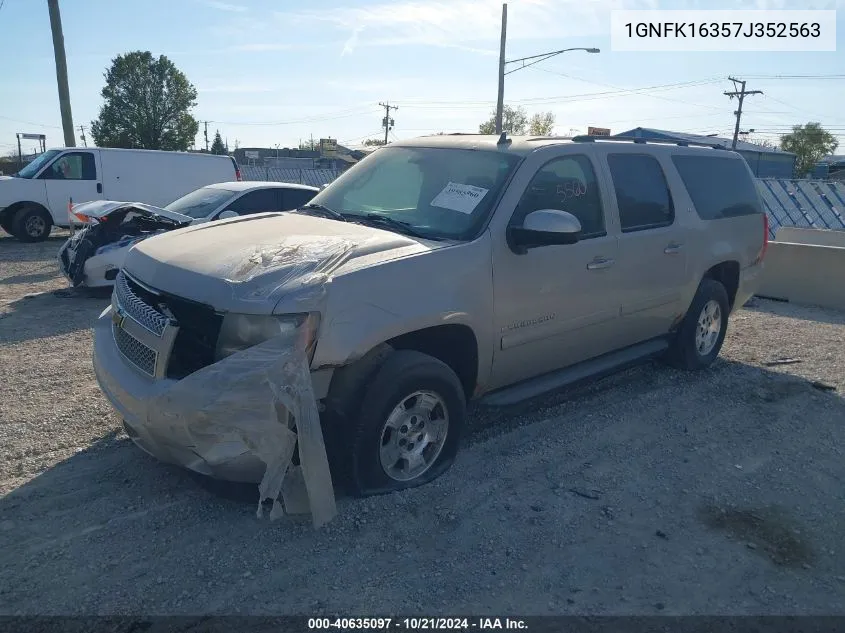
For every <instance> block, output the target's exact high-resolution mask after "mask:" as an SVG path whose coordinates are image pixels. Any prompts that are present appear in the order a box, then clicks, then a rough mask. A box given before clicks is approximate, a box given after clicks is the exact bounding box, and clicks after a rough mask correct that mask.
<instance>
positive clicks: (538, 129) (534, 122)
mask: <svg viewBox="0 0 845 633" xmlns="http://www.w3.org/2000/svg"><path fill="white" fill-rule="evenodd" d="M554 129H555V115H554V114H552V113H551V112H538V113H537V114H535V115H533V116H532V117H531V119H530V120H529V121H528V133H529V134H531V135H532V136H551V134H552V132H553V131H554Z"/></svg>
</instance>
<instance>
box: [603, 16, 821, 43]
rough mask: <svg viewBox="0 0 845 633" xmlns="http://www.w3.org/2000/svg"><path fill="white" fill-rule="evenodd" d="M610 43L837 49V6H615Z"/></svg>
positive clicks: (611, 19)
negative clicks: (634, 8) (686, 8)
mask: <svg viewBox="0 0 845 633" xmlns="http://www.w3.org/2000/svg"><path fill="white" fill-rule="evenodd" d="M610 48H611V50H614V51H642V52H696V51H709V52H737V53H741V52H777V51H792V52H799V51H813V52H833V51H836V11H835V10H818V11H816V10H796V11H791V10H781V9H771V10H769V9H766V10H762V9H758V10H754V9H749V10H736V11H734V10H728V9H726V10H722V9H712V10H711V9H706V10H699V11H694V10H689V11H674V10H666V11H664V10H660V9H655V10H637V11H628V10H619V11H611V12H610Z"/></svg>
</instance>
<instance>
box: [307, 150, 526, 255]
mask: <svg viewBox="0 0 845 633" xmlns="http://www.w3.org/2000/svg"><path fill="white" fill-rule="evenodd" d="M519 161H520V158H519V156H516V155H514V154H507V153H504V152H498V151H492V150H490V151H488V150H470V149H454V148H435V147H385V148H383V149H379V150H376V151H375V152H373V153H372V154H371V155H370V156H368V157H366V158H365V159H363V160H362V161H361V162H360V163H358V164H357V165H355V166H354V167H352V168H351V169H350V170H348V171H347V172H346V173H345V174H343V175H342V176H341V177H340V178H338V179H337V180H335V181H334V182H333V183H332V184H330V185H329V186H328V187H327V188H326V189H324V190H323V191H321V192H320V193H319V194H317V196H316V197H315V198H314V199H313V200H312V201H311V204H312V205H321V206H324V207H327V208H328V209H330V210H332V211H336V212H337V213H342V214H343V216H344V217H345V218H347V219H349V220H351V221H355V218H356V216H357V217H360V218H362V220H368V219H370V220H371V219H372V217H373V216H382V217H384V218H387V219H388V220H389V221H394V220H395V221H398V222H400V223H402V224H404V225H405V226H408V227H410V228H411V229H413V230H414V231H416V232H418V233H420V234H423V235H426V236H431V237H433V238H445V239H458V240H460V239H469V238H470V237H472V235H473V234H474V232H475V231H476V230H477V228H478V227H479V226H480V224H481V223H482V222H483V221H484V219H485V218H486V217H487V215H488V214H489V212H490V210H491V209H492V207H493V204H494V203H495V201H496V197H497V196H498V194H499V191H500V190H501V189H502V187H503V185H504V184H505V182H506V181H507V179H508V177H509V176H510V174H511V173H512V172H513V170H514V168H515V167H516V165H517V164H518V163H519ZM376 219H378V218H376ZM385 226H387V224H385Z"/></svg>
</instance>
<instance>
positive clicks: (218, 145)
mask: <svg viewBox="0 0 845 633" xmlns="http://www.w3.org/2000/svg"><path fill="white" fill-rule="evenodd" d="M211 153H212V154H219V155H225V154H226V153H227V152H226V146H225V145H223V138H222V137H221V136H220V130H217V132H216V133H215V134H214V142H213V143H212V144H211Z"/></svg>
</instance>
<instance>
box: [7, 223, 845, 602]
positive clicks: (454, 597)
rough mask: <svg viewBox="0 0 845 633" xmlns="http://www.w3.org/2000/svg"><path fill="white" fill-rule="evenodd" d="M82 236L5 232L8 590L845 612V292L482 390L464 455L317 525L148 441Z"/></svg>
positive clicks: (153, 598) (65, 595)
mask: <svg viewBox="0 0 845 633" xmlns="http://www.w3.org/2000/svg"><path fill="white" fill-rule="evenodd" d="M63 239H64V238H63V237H56V238H53V239H50V240H49V241H48V242H46V243H42V244H35V245H25V244H19V243H17V242H15V241H14V240H12V239H11V238H9V237H7V236H5V235H4V236H3V237H0V402H2V405H0V443H2V447H3V449H2V454H0V493H2V494H3V496H2V497H0V552H2V559H3V563H2V565H1V566H0V614H16V613H21V614H175V613H178V614H193V615H198V614H222V613H251V614H291V613H300V614H306V613H307V614H314V613H318V612H323V611H333V612H338V613H340V614H343V615H352V614H358V615H373V614H377V613H380V614H388V613H406V614H412V613H427V614H429V615H435V614H442V615H448V614H456V613H468V612H474V613H478V614H493V615H500V616H501V615H507V614H522V615H529V614H553V613H554V614H558V613H560V614H566V613H577V614H588V613H589V614H656V613H663V614H705V613H706V614H787V613H788V614H808V613H818V614H821V613H828V614H829V613H837V614H843V613H845V545H843V540H842V526H843V525H845V504H843V501H845V493H843V490H845V486H843V483H845V481H843V479H845V460H843V446H845V442H843V440H845V424H843V423H845V402H844V401H843V398H842V394H843V393H845V357H844V356H845V355H843V351H845V314H841V313H835V312H829V311H823V310H818V309H811V308H800V307H796V306H791V305H788V304H782V303H775V302H768V301H762V300H755V301H754V302H753V303H754V304H755V305H754V306H753V307H747V308H745V309H742V310H740V311H739V312H738V313H736V314H735V315H734V317H733V320H732V323H731V327H730V330H729V334H728V339H727V342H726V345H725V348H724V350H723V353H722V358H721V360H720V361H719V362H717V363H716V364H715V365H714V366H713V367H712V368H711V369H710V370H708V371H705V372H703V373H699V374H688V373H682V372H677V371H674V370H671V369H668V368H666V367H664V366H662V365H659V364H649V365H645V366H642V367H639V368H636V369H633V370H630V371H627V372H625V373H622V374H618V375H616V376H614V377H611V378H608V379H605V380H603V381H600V382H599V383H595V384H592V385H590V386H588V387H584V388H579V389H574V390H570V391H567V392H565V393H560V394H555V395H552V396H548V397H545V398H542V399H540V400H537V401H533V402H531V403H529V404H526V405H523V406H521V407H518V408H514V409H509V410H491V411H487V410H475V411H474V412H473V414H472V427H473V430H472V433H471V434H470V437H469V438H468V442H467V446H465V448H464V450H463V451H462V453H461V456H460V457H459V459H458V462H457V464H456V465H455V467H454V468H453V469H452V470H451V471H450V472H449V473H448V474H447V475H446V476H444V477H442V478H441V479H440V480H438V481H437V482H435V483H433V484H430V485H428V486H425V487H423V488H419V489H416V490H413V491H409V492H406V493H401V494H394V495H389V496H383V497H378V498H372V499H367V500H354V499H340V500H339V501H338V508H339V516H338V517H337V518H336V519H335V520H334V521H333V522H332V523H331V524H329V525H328V526H326V528H324V529H323V530H321V531H319V532H315V531H314V530H313V529H312V527H311V525H310V522H309V521H308V519H305V518H303V519H291V518H283V519H281V520H280V521H276V522H273V523H271V522H269V521H267V520H258V519H257V518H256V517H255V505H254V496H256V494H255V490H254V488H253V487H241V486H219V485H211V484H210V483H208V482H203V481H201V480H199V478H197V477H194V476H192V475H190V474H188V473H186V472H184V471H182V470H179V469H177V468H173V467H169V466H166V465H163V464H161V463H158V462H156V461H155V460H153V459H152V458H149V457H147V456H146V455H144V454H143V453H142V452H141V451H140V450H138V449H136V448H135V447H134V446H133V445H132V444H131V442H130V441H129V440H128V439H127V438H126V436H125V435H124V434H123V433H122V432H121V431H120V430H119V428H118V425H117V424H116V421H115V419H114V418H113V417H112V415H111V411H110V408H109V406H108V404H107V403H106V400H105V399H104V398H103V397H102V396H101V395H100V392H99V390H98V388H97V385H96V382H95V380H94V375H93V371H92V369H91V361H90V354H91V340H92V339H91V330H90V326H91V323H92V321H93V320H94V319H95V318H96V316H97V315H98V313H99V312H100V311H101V310H102V309H103V308H104V307H105V306H106V304H107V298H103V297H102V296H100V297H97V298H87V297H75V296H70V297H68V296H56V295H54V294H52V291H55V290H57V289H60V288H63V287H65V283H64V281H63V279H62V278H61V277H60V276H59V274H58V272H57V268H56V263H55V259H54V258H55V253H56V250H57V249H58V247H59V245H60V244H61V242H62V240H63ZM27 295H32V296H30V297H29V298H27ZM784 357H792V358H798V359H800V360H801V361H802V362H801V363H799V364H791V365H780V366H773V367H769V366H767V365H766V363H767V362H769V361H772V360H775V359H778V358H784ZM812 381H821V382H823V383H826V384H827V385H830V386H832V387H835V388H836V390H835V391H825V390H820V389H818V388H816V387H813V386H812V384H811V382H812Z"/></svg>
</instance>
